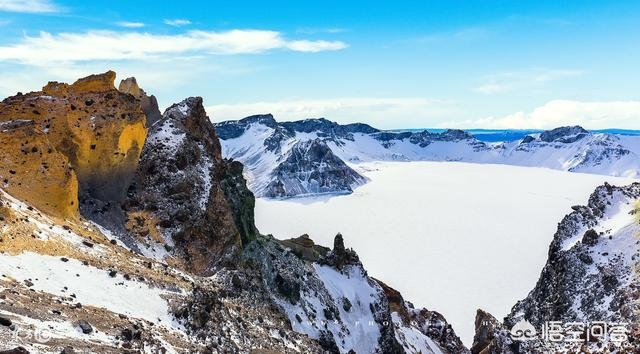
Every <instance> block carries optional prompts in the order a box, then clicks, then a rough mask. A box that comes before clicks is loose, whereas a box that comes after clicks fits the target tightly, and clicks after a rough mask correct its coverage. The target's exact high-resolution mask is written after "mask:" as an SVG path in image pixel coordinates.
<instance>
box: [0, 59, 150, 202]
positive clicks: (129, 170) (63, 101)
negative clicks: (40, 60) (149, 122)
mask: <svg viewBox="0 0 640 354" xmlns="http://www.w3.org/2000/svg"><path fill="white" fill-rule="evenodd" d="M114 79H115V73H114V72H112V71H109V72H106V73H104V74H100V75H92V76H89V77H86V78H83V79H80V80H78V81H76V82H75V83H74V84H72V85H68V84H63V83H56V82H50V83H49V84H47V85H46V86H45V87H44V88H43V90H42V92H33V93H29V94H26V95H18V96H13V97H10V98H7V99H5V100H4V101H3V102H2V103H1V104H0V122H2V121H8V120H15V119H26V120H32V121H33V122H34V123H35V127H36V128H37V129H39V130H40V131H42V132H43V135H42V138H41V140H47V141H48V142H49V143H50V144H51V145H52V146H53V149H54V150H56V151H58V152H60V153H61V154H63V155H64V156H66V157H67V158H68V160H69V162H70V163H71V166H72V167H73V170H74V171H75V173H76V174H77V177H78V182H79V185H80V192H81V193H86V194H87V195H89V196H91V197H94V198H97V199H100V200H115V201H120V200H122V199H123V198H124V196H125V193H126V188H127V186H128V185H129V183H130V181H131V178H132V176H133V173H134V172H135V170H136V167H137V162H138V159H139V157H140V153H141V151H142V147H143V145H144V141H145V139H146V134H147V128H146V117H145V115H144V113H143V112H142V109H141V107H140V102H139V101H138V100H137V99H135V98H134V97H133V96H131V95H129V94H126V93H122V92H120V91H118V90H116V88H115V86H114V83H113V82H114ZM7 148H13V149H15V148H16V147H7ZM21 176H23V177H24V178H26V176H24V175H22V174H21Z"/></svg>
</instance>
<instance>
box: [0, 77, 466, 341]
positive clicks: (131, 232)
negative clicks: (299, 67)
mask: <svg viewBox="0 0 640 354" xmlns="http://www.w3.org/2000/svg"><path fill="white" fill-rule="evenodd" d="M114 79H115V73H113V72H107V73H105V74H102V75H94V76H90V77H87V78H84V79H80V80H78V81H77V82H76V83H74V84H72V85H68V84H62V83H49V84H48V85H47V86H45V88H44V89H43V91H42V92H36V93H29V94H26V95H17V96H14V97H11V98H8V99H6V100H5V101H3V103H2V105H0V117H1V119H0V128H1V129H0V143H2V144H3V149H4V150H3V151H7V152H9V153H5V154H4V155H3V156H2V159H1V160H0V168H1V169H0V174H1V176H2V178H3V180H4V181H3V184H2V186H1V187H0V338H2V340H1V341H0V351H2V350H10V351H11V350H12V351H14V352H20V353H27V352H31V353H60V352H64V353H73V352H99V353H122V352H146V353H300V352H303V353H327V352H329V353H466V352H468V351H467V349H466V348H464V346H463V345H462V344H461V342H460V340H459V339H458V337H457V336H456V335H455V332H454V331H453V329H452V328H451V326H450V325H448V324H447V322H446V321H445V320H444V318H443V317H442V316H440V315H439V314H437V313H436V312H433V311H428V310H426V309H415V308H414V307H413V305H411V304H410V303H408V302H405V301H404V299H402V297H401V296H400V294H399V293H398V292H397V291H395V290H393V289H391V288H389V287H388V286H386V285H384V284H383V283H382V282H380V281H377V280H375V279H373V278H371V277H369V276H368V274H367V272H366V270H365V268H364V266H363V265H362V264H361V263H360V261H359V258H358V256H357V254H356V253H355V251H353V250H350V249H347V248H346V247H345V245H344V240H343V238H342V236H341V235H339V236H337V237H336V240H335V243H334V246H333V248H332V249H329V248H325V247H320V246H317V245H315V244H314V243H313V241H312V240H310V239H309V238H308V237H307V238H304V237H301V238H298V239H294V240H289V241H279V240H277V239H275V238H273V237H271V236H264V235H260V234H259V233H258V231H257V230H256V228H255V225H254V222H253V206H254V197H253V194H252V193H251V192H250V191H249V190H248V189H247V186H246V181H245V179H244V177H243V165H242V164H240V163H239V162H236V161H232V160H226V159H224V158H223V156H222V153H221V146H220V142H219V139H218V136H217V133H216V130H215V128H214V126H213V125H212V123H211V122H210V121H209V118H208V117H207V114H206V112H205V110H204V108H203V103H202V99H201V98H198V97H192V98H187V99H186V100H184V101H182V102H180V103H177V104H175V105H173V106H171V107H169V108H168V109H167V110H166V111H165V113H164V114H163V115H162V117H161V118H159V119H157V120H156V119H155V118H153V117H150V115H151V113H152V110H149V109H146V108H145V107H144V100H143V99H142V98H144V95H146V94H142V93H141V92H143V91H142V90H138V89H139V87H137V83H136V82H135V80H132V79H127V80H125V81H124V82H123V84H121V86H120V88H121V90H120V91H119V90H116V89H115V88H114V86H113V82H114ZM150 112H151V113H150ZM147 123H149V124H150V126H147ZM358 129H360V128H358ZM321 148H322V146H320V149H319V150H318V151H319V152H318V151H316V150H315V148H314V150H313V151H314V153H313V154H311V157H313V159H312V160H314V159H315V157H316V156H320V158H321V159H324V161H331V158H330V157H331V156H329V157H327V153H328V152H327V151H326V150H325V151H324V153H323V150H322V149H321ZM307 157H308V156H307V155H304V154H302V155H301V158H302V159H303V160H304V159H305V158H307ZM314 161H315V160H314ZM309 163H314V162H313V161H310V162H309ZM78 204H80V205H78Z"/></svg>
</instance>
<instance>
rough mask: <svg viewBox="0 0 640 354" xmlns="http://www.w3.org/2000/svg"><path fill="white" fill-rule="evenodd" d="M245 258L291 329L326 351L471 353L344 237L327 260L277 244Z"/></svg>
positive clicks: (254, 249)
mask: <svg viewBox="0 0 640 354" xmlns="http://www.w3.org/2000/svg"><path fill="white" fill-rule="evenodd" d="M302 239H303V240H298V241H297V242H298V243H301V242H303V241H304V243H306V244H308V245H309V246H310V242H308V241H306V238H302ZM285 244H287V243H285ZM289 244H290V243H289ZM244 257H245V259H246V260H247V262H248V263H249V264H251V266H252V267H255V268H256V269H257V270H259V272H260V273H261V274H262V277H263V282H264V286H265V287H266V289H267V290H266V291H267V292H268V293H270V294H271V298H272V299H273V301H275V303H276V304H278V305H279V306H280V307H281V308H282V310H283V312H284V314H285V316H286V317H287V319H288V322H289V323H290V325H291V328H292V329H293V330H294V331H296V332H300V333H305V334H307V335H308V336H309V337H311V338H314V339H316V340H318V341H319V343H320V345H321V347H322V349H323V350H324V352H325V353H350V352H352V351H353V352H355V353H385V354H386V353H389V354H393V353H447V354H448V353H456V354H457V353H461V354H462V353H468V350H467V349H466V348H465V347H464V346H463V345H462V343H461V341H460V339H459V338H458V337H457V336H456V335H455V332H454V331H453V329H452V328H451V326H450V325H449V324H447V322H446V321H445V320H444V318H443V317H442V316H440V315H439V314H437V313H436V312H431V311H428V310H426V309H420V310H416V309H414V308H413V305H411V304H410V303H406V302H405V301H404V300H403V299H402V296H400V295H399V293H398V292H397V291H395V290H394V289H392V288H390V287H388V286H387V285H384V284H383V283H381V282H379V281H377V280H375V279H373V278H371V277H369V276H368V275H367V272H366V271H365V270H364V267H363V265H362V263H360V261H359V260H358V256H357V254H356V253H355V252H354V251H353V250H349V249H346V248H345V247H344V240H343V238H342V236H341V235H337V236H336V238H335V240H334V248H333V249H332V250H330V251H329V252H327V253H326V255H325V256H321V257H320V259H319V261H309V260H307V259H305V258H304V257H301V256H300V255H299V253H297V252H296V251H295V250H294V249H292V248H290V247H283V245H282V242H273V240H271V239H269V238H265V239H261V240H260V242H259V243H252V244H250V245H249V246H248V247H247V249H246V250H245V256H244ZM338 266H339V267H338Z"/></svg>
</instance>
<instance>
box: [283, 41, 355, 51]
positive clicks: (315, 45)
mask: <svg viewBox="0 0 640 354" xmlns="http://www.w3.org/2000/svg"><path fill="white" fill-rule="evenodd" d="M287 48H289V49H291V50H294V51H296V52H309V53H317V52H324V51H328V50H340V49H344V48H347V44H346V43H344V42H340V41H308V40H301V41H291V42H289V43H287Z"/></svg>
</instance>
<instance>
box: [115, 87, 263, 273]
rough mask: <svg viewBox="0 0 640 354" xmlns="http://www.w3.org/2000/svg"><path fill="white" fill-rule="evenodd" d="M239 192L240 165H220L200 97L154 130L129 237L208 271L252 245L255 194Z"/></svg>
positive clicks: (133, 195)
mask: <svg viewBox="0 0 640 354" xmlns="http://www.w3.org/2000/svg"><path fill="white" fill-rule="evenodd" d="M243 187H244V179H243V178H242V166H241V165H239V164H237V163H234V162H231V161H226V160H223V159H222V157H221V155H220V143H219V141H218V137H217V135H216V132H215V130H214V128H213V125H212V124H211V122H210V121H209V117H208V116H207V115H206V112H205V110H204V107H203V105H202V98H200V97H191V98H188V99H186V100H184V101H183V102H180V103H178V104H175V105H173V106H171V107H169V108H168V109H167V110H166V112H165V113H164V116H163V118H162V119H161V120H160V121H158V122H157V123H156V124H155V125H153V126H152V127H151V130H150V133H149V137H148V141H147V144H146V145H145V147H144V151H143V153H142V157H141V160H140V165H139V167H138V172H137V174H136V179H135V183H134V184H133V185H132V186H131V187H130V188H129V201H128V203H127V208H126V211H127V218H128V220H129V224H128V230H129V232H131V233H133V234H134V236H135V237H136V239H138V240H139V242H141V247H142V248H147V249H149V250H150V251H151V252H154V251H155V253H157V254H158V255H162V254H163V253H164V251H163V250H162V248H165V250H168V251H169V253H170V254H172V255H175V256H176V257H177V258H179V259H181V260H183V261H184V265H185V267H186V268H187V269H189V270H190V271H192V272H196V273H200V274H204V273H208V272H211V271H212V270H213V267H214V266H216V265H218V264H220V263H224V262H231V261H232V260H233V259H234V258H236V257H237V255H238V253H239V252H240V250H241V248H242V242H243V240H244V242H245V243H247V242H250V241H251V240H252V239H253V238H255V235H256V230H255V226H254V224H253V202H254V201H253V195H252V194H251V193H250V192H249V191H247V190H246V188H245V189H244V190H243ZM158 248H159V249H160V250H159V252H158Z"/></svg>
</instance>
